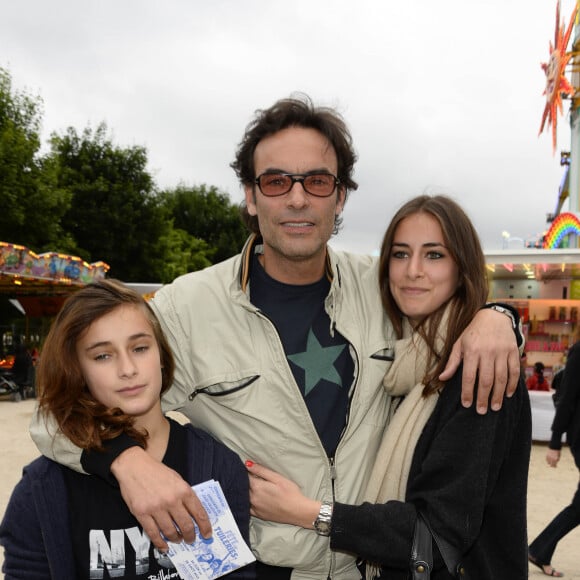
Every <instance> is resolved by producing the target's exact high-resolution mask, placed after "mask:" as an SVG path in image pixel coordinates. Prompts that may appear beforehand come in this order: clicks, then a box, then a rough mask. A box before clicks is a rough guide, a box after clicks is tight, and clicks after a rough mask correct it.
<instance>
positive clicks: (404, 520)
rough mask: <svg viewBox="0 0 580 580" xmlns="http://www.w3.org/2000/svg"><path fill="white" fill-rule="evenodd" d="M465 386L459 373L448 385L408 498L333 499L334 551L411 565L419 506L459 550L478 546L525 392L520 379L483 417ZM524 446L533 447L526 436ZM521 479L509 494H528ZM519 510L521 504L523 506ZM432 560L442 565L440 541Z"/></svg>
mask: <svg viewBox="0 0 580 580" xmlns="http://www.w3.org/2000/svg"><path fill="white" fill-rule="evenodd" d="M460 372H461V371H459V373H460ZM460 391H461V385H460V383H459V381H458V380H457V375H456V378H455V379H454V382H453V383H450V384H448V386H446V387H445V389H443V392H442V394H441V400H440V401H439V402H438V404H437V407H436V408H435V411H434V413H433V415H432V416H431V418H430V419H429V421H428V423H427V425H426V426H425V429H424V430H423V433H422V435H421V437H420V439H419V441H418V444H417V447H416V449H415V453H414V456H413V465H412V467H411V472H410V475H409V483H408V486H407V495H406V501H405V502H402V501H389V502H387V503H385V504H369V503H364V504H362V505H360V506H346V505H343V504H335V509H334V513H333V517H332V531H331V547H332V548H333V549H337V550H346V551H349V552H353V553H355V554H357V555H359V556H361V557H363V558H365V559H367V560H369V561H371V562H376V563H379V564H382V565H383V566H385V567H387V568H394V569H398V570H408V566H409V560H410V556H411V548H412V540H413V531H414V527H415V520H416V517H417V516H416V514H417V509H420V510H421V511H422V512H423V513H425V514H426V515H427V518H428V520H429V522H430V524H431V526H432V528H433V529H434V530H435V531H436V532H437V533H438V534H439V535H440V536H441V537H443V538H444V539H445V540H447V541H448V542H449V543H451V544H452V545H453V546H455V547H456V548H457V549H459V550H460V552H462V553H465V552H467V551H468V549H469V548H470V546H471V545H473V543H474V541H475V540H476V538H477V537H478V535H479V533H480V529H481V525H482V521H483V515H484V510H485V509H486V506H487V504H488V501H489V498H490V495H491V494H492V492H493V490H494V486H495V483H496V481H497V479H498V476H499V472H500V468H501V466H502V464H503V463H504V462H505V461H506V456H507V454H508V453H509V450H510V448H511V445H512V440H513V434H514V431H515V428H516V427H515V426H516V424H517V421H518V420H519V416H520V412H525V409H523V408H522V407H523V401H524V400H525V399H526V397H527V391H526V389H525V385H524V383H523V381H521V380H520V384H519V386H518V389H517V391H516V394H515V395H514V396H513V397H512V398H510V399H505V400H504V404H503V406H502V409H501V411H498V412H493V413H492V412H488V413H487V414H485V415H478V414H477V413H476V411H475V409H474V408H473V407H474V406H472V407H471V408H469V409H466V408H464V407H463V406H462V405H461V401H460ZM528 413H529V408H528ZM525 444H527V445H528V447H529V442H528V441H526V443H525ZM523 451H524V450H523V449H522V450H521V452H522V453H523ZM522 485H524V489H519V488H518V486H517V485H515V484H512V487H511V488H510V490H509V492H510V494H511V493H514V494H516V495H518V494H519V495H518V497H520V496H521V497H524V498H525V495H526V489H525V481H524V478H522ZM514 488H516V489H514ZM510 497H511V496H510ZM503 503H509V502H505V501H504V502H503ZM503 503H502V505H503ZM513 509H514V510H518V509H519V506H514V508H513ZM434 566H435V568H436V569H437V568H442V567H443V566H444V563H443V560H442V558H441V556H440V554H439V552H438V550H437V549H436V546H435V545H434Z"/></svg>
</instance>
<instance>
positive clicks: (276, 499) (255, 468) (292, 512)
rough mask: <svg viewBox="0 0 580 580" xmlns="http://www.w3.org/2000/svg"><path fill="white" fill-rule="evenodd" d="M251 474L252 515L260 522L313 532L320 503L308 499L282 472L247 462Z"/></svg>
mask: <svg viewBox="0 0 580 580" xmlns="http://www.w3.org/2000/svg"><path fill="white" fill-rule="evenodd" d="M246 469H247V470H248V473H249V474H250V513H251V515H253V516H254V517H256V518H260V519H261V520H268V521H271V522H278V523H281V524H290V525H293V526H300V527H302V528H306V529H309V530H311V529H313V525H312V524H313V522H314V520H315V519H316V518H317V516H318V512H319V511H320V505H321V502H319V501H316V500H313V499H309V498H307V497H306V496H305V495H304V494H303V493H302V491H300V488H299V487H298V486H297V485H296V484H295V483H294V482H293V481H290V480H289V479H287V478H286V477H284V476H283V475H280V474H279V473H277V472H275V471H272V470H271V469H268V468H267V467H264V466H263V465H259V464H258V463H254V462H253V461H250V460H248V461H246Z"/></svg>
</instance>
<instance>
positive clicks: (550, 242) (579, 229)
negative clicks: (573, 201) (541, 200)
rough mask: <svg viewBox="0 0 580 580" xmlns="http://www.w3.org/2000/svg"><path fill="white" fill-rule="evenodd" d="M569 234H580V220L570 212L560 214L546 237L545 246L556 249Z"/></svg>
mask: <svg viewBox="0 0 580 580" xmlns="http://www.w3.org/2000/svg"><path fill="white" fill-rule="evenodd" d="M569 234H576V235H578V236H580V220H579V219H578V218H577V217H576V216H575V215H574V214H573V213H569V212H564V213H561V214H558V215H557V216H556V218H555V219H554V221H553V222H552V225H551V226H550V229H549V230H548V232H547V233H546V235H545V237H544V248H545V249H548V250H555V249H556V248H559V247H560V245H561V244H562V240H563V239H564V237H565V236H567V235H569Z"/></svg>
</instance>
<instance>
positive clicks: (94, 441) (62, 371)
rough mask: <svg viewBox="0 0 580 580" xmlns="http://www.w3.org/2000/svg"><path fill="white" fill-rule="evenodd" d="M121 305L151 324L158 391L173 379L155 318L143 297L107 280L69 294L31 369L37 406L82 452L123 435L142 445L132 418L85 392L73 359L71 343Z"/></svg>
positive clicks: (170, 360) (170, 361)
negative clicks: (157, 357) (156, 349)
mask: <svg viewBox="0 0 580 580" xmlns="http://www.w3.org/2000/svg"><path fill="white" fill-rule="evenodd" d="M124 305H134V306H136V307H138V308H141V309H142V310H143V312H144V313H145V316H146V317H147V320H148V321H149V323H150V324H151V328H152V330H153V335H154V337H155V340H156V341H157V345H158V347H159V352H160V355H161V361H160V362H161V366H162V369H161V376H162V382H161V393H164V392H165V391H166V390H167V389H168V388H169V387H170V386H171V383H172V381H173V372H174V369H175V363H174V360H173V355H172V353H171V349H170V347H169V344H168V343H167V340H166V338H165V336H164V334H163V331H162V330H161V327H160V325H159V321H158V320H157V318H156V317H155V314H154V313H153V311H152V310H151V308H150V306H149V305H148V304H147V302H146V301H145V300H144V299H143V297H142V296H141V295H140V294H139V293H137V292H135V291H134V290H132V289H130V288H128V287H127V286H125V285H124V284H123V283H122V282H119V281H118V280H113V279H107V280H100V281H98V282H94V283H91V284H88V285H87V286H85V287H83V288H81V289H80V290H78V291H76V292H75V293H74V294H72V295H71V296H70V297H69V298H68V299H67V300H66V301H65V303H64V305H63V307H62V309H61V310H60V312H59V313H58V315H57V316H56V318H55V320H54V322H53V323H52V326H51V328H50V331H49V333H48V336H47V337H46V340H45V342H44V346H43V347H42V352H41V355H40V358H39V361H38V367H37V371H36V383H37V387H38V392H39V410H40V411H41V412H42V413H43V414H46V415H49V414H52V415H53V416H54V418H55V419H56V422H57V425H58V427H59V429H60V431H62V433H63V434H64V435H65V436H66V437H67V438H68V439H70V440H71V441H72V442H73V443H74V444H75V445H77V446H78V447H81V448H83V449H87V450H103V442H104V441H106V440H109V439H113V438H115V437H117V436H118V435H119V434H121V433H126V434H127V435H129V436H130V437H131V438H133V439H135V440H136V441H138V442H139V443H140V444H141V445H143V446H145V443H146V439H147V433H144V432H143V431H140V430H138V429H137V428H135V427H134V418H133V417H131V416H129V415H127V414H125V413H123V411H121V409H118V408H115V409H109V408H107V407H105V406H104V405H103V404H101V403H99V402H98V401H97V400H96V399H95V398H94V397H93V396H92V395H91V393H90V392H89V390H88V388H87V385H86V382H85V379H84V377H83V374H82V371H81V367H80V364H79V361H78V357H77V350H76V347H77V341H78V340H79V338H80V336H81V335H82V334H83V332H84V331H85V330H86V329H87V328H88V327H89V326H90V325H91V324H92V323H93V322H94V321H95V320H98V319H99V318H101V317H102V316H104V315H105V314H108V313H109V312H111V311H113V310H114V309H115V308H118V307H120V306H124Z"/></svg>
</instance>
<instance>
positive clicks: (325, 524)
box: [312, 501, 333, 536]
mask: <svg viewBox="0 0 580 580" xmlns="http://www.w3.org/2000/svg"><path fill="white" fill-rule="evenodd" d="M332 507H333V503H332V502H331V501H323V502H322V505H321V506H320V511H319V512H318V517H317V518H316V519H315V520H314V522H313V524H312V525H313V526H314V530H315V531H316V533H317V534H318V535H319V536H330V528H331V527H332Z"/></svg>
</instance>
